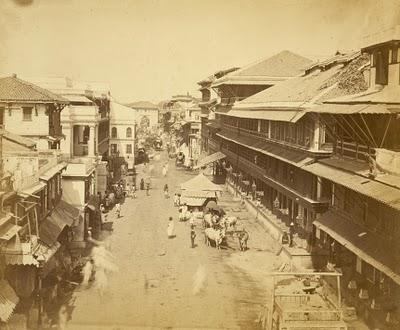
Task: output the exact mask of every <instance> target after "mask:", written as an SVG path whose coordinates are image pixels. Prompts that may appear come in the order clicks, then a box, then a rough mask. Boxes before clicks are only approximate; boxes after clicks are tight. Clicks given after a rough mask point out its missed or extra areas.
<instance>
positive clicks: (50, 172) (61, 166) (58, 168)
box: [39, 162, 68, 181]
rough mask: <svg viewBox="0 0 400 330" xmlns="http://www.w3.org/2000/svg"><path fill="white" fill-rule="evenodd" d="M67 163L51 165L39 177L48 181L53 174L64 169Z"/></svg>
mask: <svg viewBox="0 0 400 330" xmlns="http://www.w3.org/2000/svg"><path fill="white" fill-rule="evenodd" d="M67 165H68V164H67V163H64V162H62V163H60V164H57V165H56V166H54V167H52V168H51V169H49V170H48V171H46V172H45V173H43V174H42V175H41V176H40V177H39V178H40V179H41V180H45V181H48V180H50V179H51V178H52V177H53V176H54V175H56V174H57V173H59V172H61V171H62V170H63V169H65V168H66V167H67Z"/></svg>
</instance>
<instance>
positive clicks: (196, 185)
mask: <svg viewBox="0 0 400 330" xmlns="http://www.w3.org/2000/svg"><path fill="white" fill-rule="evenodd" d="M181 189H182V190H189V191H223V189H222V188H221V187H220V186H219V185H216V184H215V183H212V182H211V181H210V180H209V179H208V178H207V177H206V176H205V175H204V174H203V173H200V174H199V175H196V176H195V177H194V178H193V179H190V180H189V181H186V182H184V183H182V184H181Z"/></svg>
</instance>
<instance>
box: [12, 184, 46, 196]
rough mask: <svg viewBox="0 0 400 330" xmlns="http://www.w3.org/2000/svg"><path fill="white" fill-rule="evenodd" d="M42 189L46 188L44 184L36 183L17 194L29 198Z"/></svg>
mask: <svg viewBox="0 0 400 330" xmlns="http://www.w3.org/2000/svg"><path fill="white" fill-rule="evenodd" d="M44 187H46V184H45V183H44V182H38V183H37V184H35V185H34V186H33V187H30V188H27V189H24V190H21V191H20V192H18V193H19V194H24V195H28V196H29V195H33V194H35V193H37V192H38V191H39V190H42V189H43V188H44Z"/></svg>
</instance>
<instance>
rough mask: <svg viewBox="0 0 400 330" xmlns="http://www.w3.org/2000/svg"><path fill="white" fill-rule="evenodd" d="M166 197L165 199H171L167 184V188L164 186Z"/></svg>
mask: <svg viewBox="0 0 400 330" xmlns="http://www.w3.org/2000/svg"><path fill="white" fill-rule="evenodd" d="M164 196H165V198H169V192H168V185H167V184H165V186H164Z"/></svg>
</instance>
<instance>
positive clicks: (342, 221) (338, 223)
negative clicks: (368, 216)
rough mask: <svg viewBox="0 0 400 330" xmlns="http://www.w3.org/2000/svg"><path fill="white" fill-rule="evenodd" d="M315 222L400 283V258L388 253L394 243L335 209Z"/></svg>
mask: <svg viewBox="0 0 400 330" xmlns="http://www.w3.org/2000/svg"><path fill="white" fill-rule="evenodd" d="M313 224H314V226H315V227H316V228H318V229H320V230H322V231H324V232H325V233H327V234H328V235H329V236H331V237H332V238H333V239H334V240H336V241H337V242H339V243H340V244H341V245H343V246H345V247H346V248H347V249H349V250H350V251H351V252H353V253H354V254H355V255H357V256H358V257H360V258H361V259H363V260H364V261H365V262H367V263H369V264H370V265H372V266H373V267H375V268H376V269H378V270H379V271H381V272H383V273H385V274H386V275H387V276H389V277H390V278H391V279H393V281H395V282H396V283H397V284H400V267H399V266H400V258H399V256H398V255H397V254H396V253H388V252H389V251H392V250H393V243H391V242H389V241H387V240H385V239H382V238H380V237H379V236H377V235H376V234H373V233H371V232H366V231H365V229H364V228H362V227H360V226H358V225H356V224H355V223H353V222H352V221H351V220H348V219H346V218H344V217H343V216H340V215H338V214H336V213H335V212H333V211H329V212H326V213H324V214H323V215H322V216H321V217H320V218H319V219H318V220H315V221H314V223H313Z"/></svg>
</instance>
